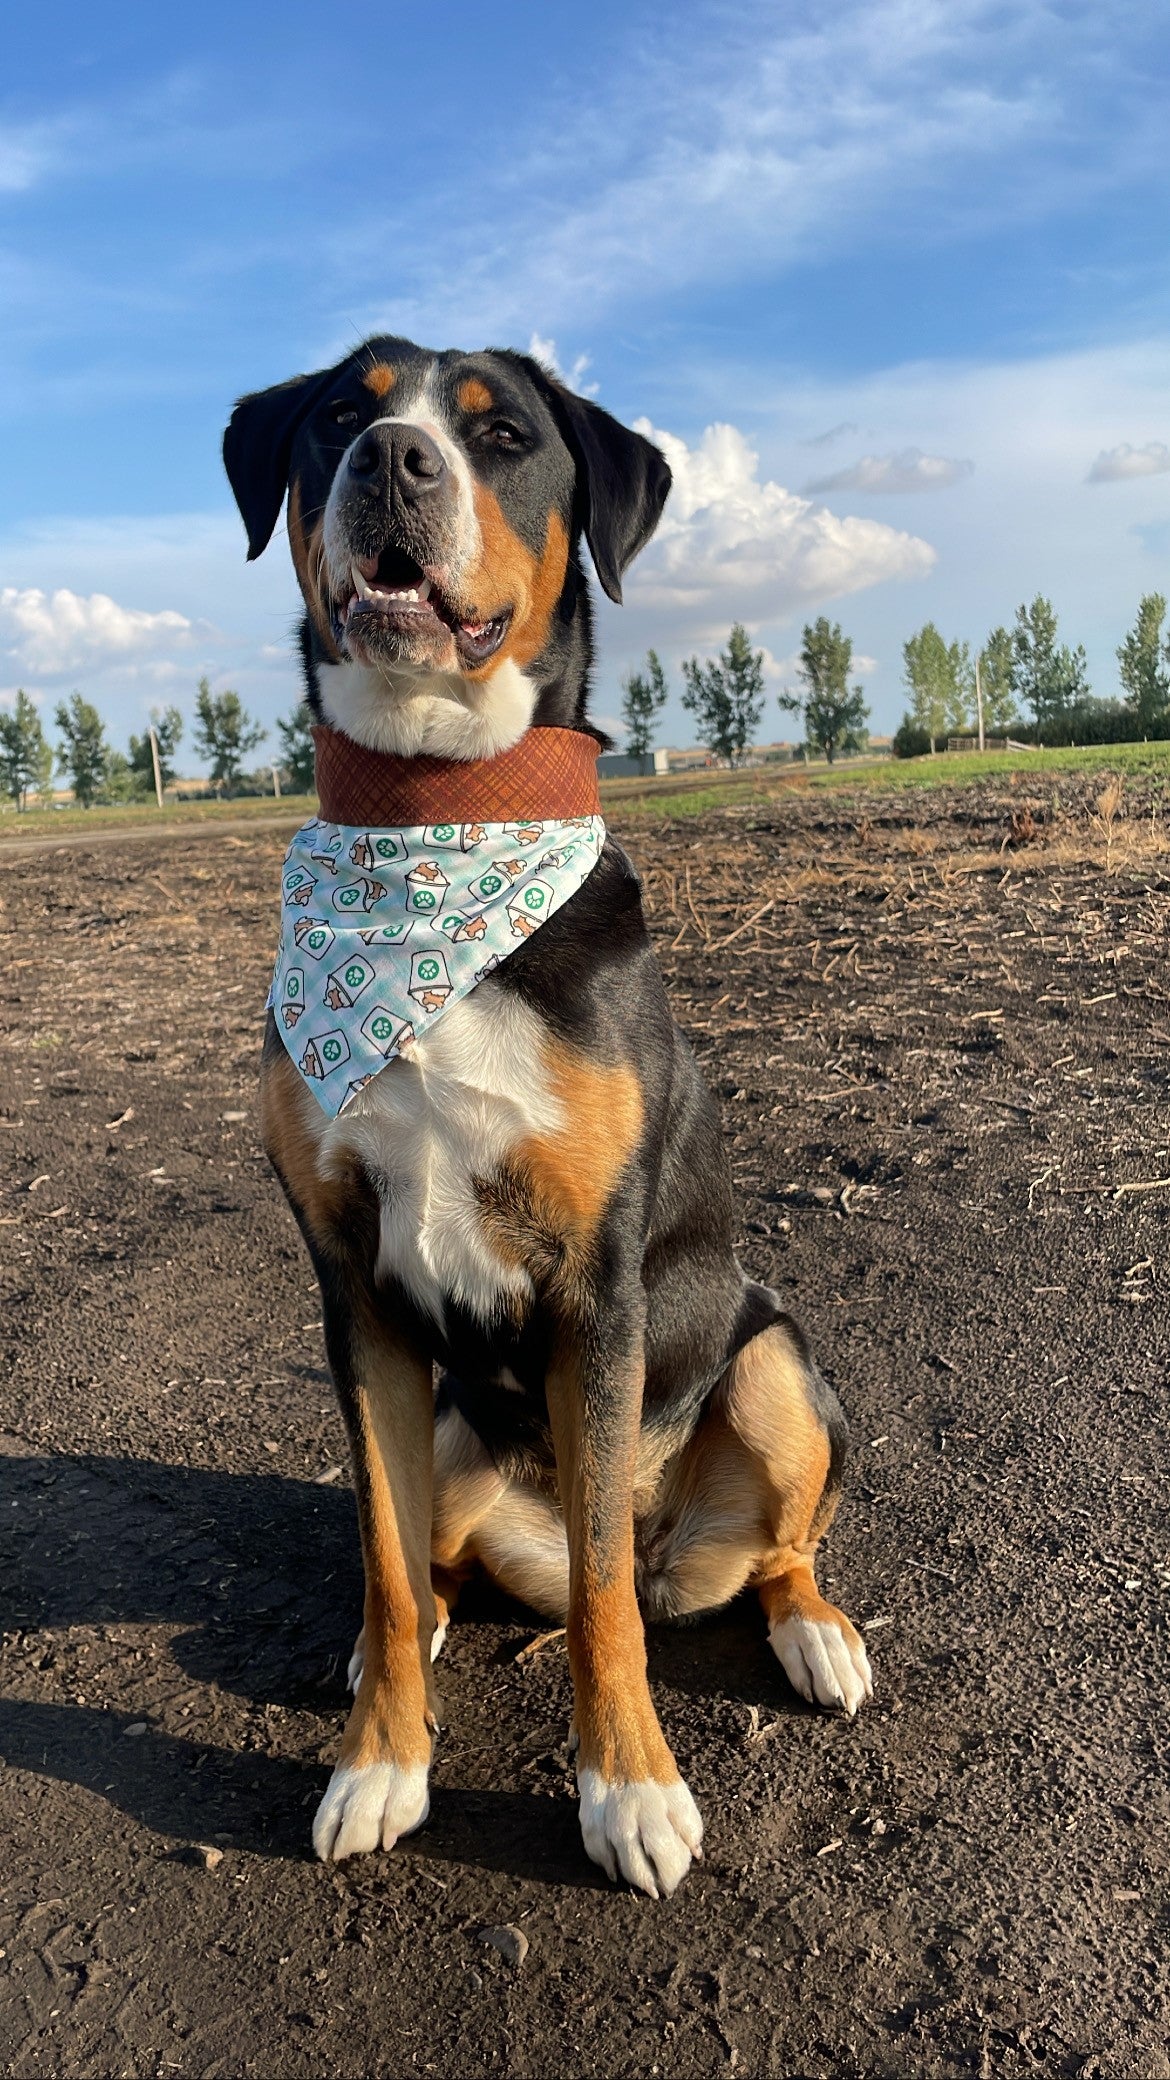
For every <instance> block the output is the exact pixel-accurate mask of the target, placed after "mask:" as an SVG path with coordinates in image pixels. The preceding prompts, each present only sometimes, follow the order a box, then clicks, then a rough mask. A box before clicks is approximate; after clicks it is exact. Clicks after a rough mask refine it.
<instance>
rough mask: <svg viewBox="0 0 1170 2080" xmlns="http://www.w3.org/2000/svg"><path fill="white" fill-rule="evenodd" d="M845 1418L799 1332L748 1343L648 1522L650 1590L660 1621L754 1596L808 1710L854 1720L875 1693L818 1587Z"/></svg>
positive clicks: (857, 1651)
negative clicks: (817, 1561)
mask: <svg viewBox="0 0 1170 2080" xmlns="http://www.w3.org/2000/svg"><path fill="white" fill-rule="evenodd" d="M844 1448H845V1420H844V1417H843V1416H842V1414H841V1410H840V1408H839V1407H838V1405H837V1401H836V1397H835V1396H834V1395H833V1394H832V1393H831V1392H830V1390H829V1388H828V1387H827V1386H826V1385H825V1383H824V1381H823V1380H822V1379H821V1378H820V1375H819V1374H818V1373H817V1371H816V1368H815V1367H814V1365H813V1363H812V1361H811V1359H810V1358H809V1357H808V1355H807V1353H806V1352H805V1350H804V1348H803V1345H802V1343H801V1341H800V1338H799V1335H798V1334H797V1332H796V1330H795V1328H794V1327H793V1326H792V1324H791V1323H788V1322H785V1321H780V1322H775V1323H773V1324H772V1326H771V1327H770V1328H767V1329H763V1330H761V1331H760V1333H759V1334H758V1335H757V1336H754V1337H753V1338H752V1340H751V1342H750V1343H748V1344H746V1345H745V1346H744V1348H743V1350H741V1351H740V1352H739V1354H738V1356H737V1357H736V1358H735V1359H734V1360H733V1361H732V1363H731V1365H730V1366H729V1367H728V1370H727V1372H726V1373H725V1375H724V1377H723V1379H722V1380H721V1381H720V1383H719V1385H718V1387H716V1389H715V1391H714V1393H713V1394H712V1396H711V1399H710V1402H709V1404H708V1406H707V1409H706V1411H705V1413H704V1415H703V1418H702V1420H701V1422H700V1423H699V1426H698V1428H697V1430H696V1431H695V1432H694V1435H693V1436H692V1437H691V1439H690V1440H689V1442H688V1443H687V1445H686V1446H685V1447H684V1449H683V1451H682V1452H681V1453H680V1454H679V1455H678V1458H677V1459H676V1460H675V1461H674V1462H673V1463H672V1465H671V1466H670V1467H669V1468H668V1469H667V1471H666V1474H665V1477H664V1480H663V1483H662V1487H661V1490H660V1492H659V1494H658V1496H657V1497H656V1500H655V1504H654V1508H653V1510H652V1512H650V1513H649V1514H648V1515H647V1517H646V1519H645V1520H644V1524H643V1526H642V1540H641V1544H642V1551H643V1595H644V1598H645V1601H646V1604H647V1607H648V1608H649V1609H650V1611H651V1612H652V1613H653V1614H654V1615H656V1616H660V1617H679V1616H681V1615H683V1614H684V1613H686V1612H690V1611H702V1610H714V1609H718V1608H719V1607H720V1606H721V1605H722V1604H725V1603H727V1602H729V1601H730V1599H731V1598H732V1597H733V1596H735V1595H736V1594H737V1593H738V1591H739V1590H740V1589H742V1588H745V1587H748V1586H750V1587H752V1588H754V1589H756V1591H757V1592H758V1594H759V1597H760V1601H761V1603H762V1604H763V1606H764V1614H765V1616H766V1618H767V1620H768V1637H769V1639H770V1641H771V1644H772V1648H773V1651H774V1652H775V1654H776V1656H777V1658H778V1660H779V1662H780V1664H781V1666H782V1668H783V1669H784V1672H785V1674H786V1675H787V1676H788V1679H789V1681H790V1682H791V1683H792V1684H793V1686H794V1687H795V1688H796V1689H797V1690H798V1691H799V1692H800V1694H801V1696H802V1697H805V1698H807V1699H808V1700H809V1702H810V1703H813V1702H815V1703H817V1704H823V1705H835V1706H837V1707H838V1708H843V1709H844V1710H845V1711H847V1712H848V1713H850V1714H852V1713H853V1712H855V1711H856V1710H857V1707H858V1706H859V1705H860V1704H861V1703H862V1702H863V1700H864V1699H865V1698H866V1697H868V1696H869V1695H870V1694H871V1689H872V1684H871V1680H870V1672H869V1662H868V1659H867V1658H866V1652H865V1647H864V1646H863V1644H862V1641H861V1639H860V1637H859V1635H858V1633H857V1631H856V1630H855V1628H854V1627H853V1625H851V1624H850V1621H849V1619H848V1618H847V1617H846V1616H845V1614H844V1612H843V1611H839V1610H837V1609H836V1608H835V1607H834V1606H833V1605H832V1604H831V1603H827V1602H826V1601H825V1599H824V1597H823V1596H822V1595H821V1593H820V1591H819V1589H818V1588H817V1585H816V1580H815V1577H814V1574H813V1558H814V1554H815V1552H816V1547H817V1542H818V1540H819V1539H820V1538H821V1537H822V1536H823V1534H824V1532H825V1531H826V1530H827V1529H828V1526H829V1524H830V1522H831V1520H832V1516H833V1512H834V1510H835V1509H836V1506H837V1495H838V1486H839V1481H840V1473H841V1461H842V1458H843V1456H844Z"/></svg>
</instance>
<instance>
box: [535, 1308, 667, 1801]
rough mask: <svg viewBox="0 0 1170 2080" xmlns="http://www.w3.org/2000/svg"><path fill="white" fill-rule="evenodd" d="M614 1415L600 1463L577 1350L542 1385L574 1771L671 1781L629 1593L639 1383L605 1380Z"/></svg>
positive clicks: (635, 1378)
mask: <svg viewBox="0 0 1170 2080" xmlns="http://www.w3.org/2000/svg"><path fill="white" fill-rule="evenodd" d="M605 1394H606V1399H607V1402H608V1403H609V1404H610V1406H611V1408H612V1411H613V1418H612V1420H611V1422H610V1424H609V1425H607V1431H608V1433H609V1434H608V1437H607V1442H606V1445H605V1447H604V1448H603V1449H604V1458H603V1459H599V1458H598V1456H597V1447H596V1445H595V1444H594V1443H593V1441H592V1440H591V1439H590V1438H589V1436H588V1434H587V1428H586V1407H587V1382H586V1381H585V1379H584V1378H583V1377H582V1372H581V1366H580V1362H579V1358H578V1355H577V1349H576V1347H575V1346H573V1347H568V1348H566V1350H565V1351H564V1352H563V1353H561V1354H559V1355H558V1356H557V1358H556V1359H554V1362H553V1364H552V1365H551V1366H550V1368H549V1373H548V1380H547V1395H548V1410H549V1418H550V1421H551V1424H552V1431H553V1439H554V1442H555V1445H556V1455H557V1481H558V1484H559V1487H560V1491H561V1506H562V1509H563V1511H564V1516H565V1523H566V1527H567V1530H568V1540H569V1610H568V1648H569V1663H570V1666H571V1668H572V1671H573V1700H574V1707H575V1711H576V1723H577V1733H578V1738H579V1741H580V1751H579V1767H580V1768H581V1769H583V1770H593V1771H595V1772H596V1773H597V1775H598V1776H599V1777H601V1778H603V1779H605V1780H606V1782H608V1783H611V1784H616V1783H624V1784H625V1783H628V1784H636V1783H646V1782H652V1783H657V1784H672V1783H674V1782H675V1780H676V1779H677V1777H678V1767H677V1765H676V1763H675V1760H674V1757H673V1755H672V1754H671V1752H670V1749H669V1748H668V1747H667V1745H666V1741H665V1739H664V1738H663V1734H662V1729H661V1727H660V1726H659V1724H658V1719H657V1715H656V1713H655V1710H654V1705H653V1702H652V1701H651V1697H650V1686H649V1683H648V1681H647V1678H646V1642H645V1637H644V1634H643V1631H642V1619H641V1615H640V1613H639V1610H638V1602H637V1596H636V1594H635V1590H634V1539H633V1514H632V1510H631V1508H630V1495H631V1492H632V1488H633V1476H634V1459H635V1453H636V1449H637V1433H638V1427H639V1424H640V1421H641V1408H642V1380H641V1372H640V1367H639V1369H638V1371H637V1373H636V1374H635V1373H634V1372H630V1373H629V1374H628V1375H627V1376H625V1377H611V1378H609V1379H607V1380H606V1382H605Z"/></svg>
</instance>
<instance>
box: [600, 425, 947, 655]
mask: <svg viewBox="0 0 1170 2080" xmlns="http://www.w3.org/2000/svg"><path fill="white" fill-rule="evenodd" d="M637 425H638V431H639V432H640V433H644V434H645V435H646V436H647V437H648V438H649V439H650V440H653V441H656V442H657V444H658V446H659V447H660V448H661V449H662V450H663V453H664V454H665V455H666V458H667V460H668V462H669V463H670V467H671V469H672V471H673V472H674V488H673V490H672V492H671V495H670V498H669V500H668V502H667V507H666V512H665V515H664V517H663V521H662V524H661V526H660V527H659V530H658V533H657V534H656V536H655V537H654V540H653V542H652V544H651V546H650V548H649V549H648V550H647V551H646V553H645V555H644V556H643V557H642V558H641V559H640V561H639V562H638V563H637V564H636V565H635V568H634V571H633V573H632V574H631V578H630V584H629V594H630V598H631V603H633V604H636V605H639V606H644V607H657V608H670V609H672V610H675V611H676V612H677V611H679V610H681V611H682V612H683V613H685V614H686V615H687V617H688V619H692V618H696V619H701V620H702V621H709V620H715V621H718V619H719V617H720V616H724V617H726V619H731V618H737V619H740V620H745V621H747V620H751V619H753V618H755V619H756V620H759V619H761V618H763V619H766V620H767V621H768V622H775V621H777V620H780V619H782V618H783V617H784V616H785V615H786V614H788V613H790V612H791V611H792V610H793V609H794V608H796V607H800V606H803V605H805V604H806V603H808V602H810V601H816V602H817V603H818V604H820V603H821V602H823V601H825V600H829V599H834V598H840V597H841V596H842V595H844V594H845V593H850V592H860V591H862V590H863V589H864V588H865V587H866V586H869V585H880V584H882V583H883V582H884V581H885V580H886V579H888V578H920V577H922V576H924V575H925V573H926V572H927V571H928V570H930V568H931V566H932V564H933V563H934V560H935V557H934V550H933V549H932V548H931V546H930V544H929V543H928V542H924V541H920V540H919V539H918V537H917V536H915V535H911V534H903V533H900V532H899V531H898V530H897V529H896V528H893V527H887V526H885V525H884V524H883V523H882V522H880V521H877V520H861V519H857V518H841V517H839V516H838V515H837V514H836V513H830V512H829V511H827V510H826V508H825V507H824V506H814V505H813V504H811V503H810V501H809V500H808V499H806V498H801V497H800V496H799V495H798V494H797V493H796V492H794V491H786V490H785V489H784V488H783V486H782V485H780V484H775V483H771V482H768V481H764V482H761V480H760V477H759V457H758V455H756V454H755V453H754V452H753V450H752V449H751V448H750V447H749V445H748V443H747V441H746V440H745V438H744V436H743V434H742V433H741V432H740V431H739V429H738V428H737V427H735V426H709V427H708V428H707V430H706V432H705V433H704V434H703V437H702V439H701V440H700V442H699V443H698V446H697V447H694V448H688V446H687V445H686V442H685V441H683V440H680V439H679V437H678V435H677V434H673V433H663V432H660V431H658V430H657V429H656V428H654V427H653V426H651V424H650V422H649V421H648V420H645V419H643V420H639V421H638V422H637Z"/></svg>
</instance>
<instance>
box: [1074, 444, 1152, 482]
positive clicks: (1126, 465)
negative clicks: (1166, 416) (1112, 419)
mask: <svg viewBox="0 0 1170 2080" xmlns="http://www.w3.org/2000/svg"><path fill="white" fill-rule="evenodd" d="M1166 470H1170V448H1168V447H1167V446H1166V443H1165V441H1147V442H1146V445H1145V447H1144V448H1133V447H1131V446H1130V444H1129V442H1128V441H1122V442H1121V445H1120V446H1119V447H1116V448H1102V450H1101V453H1100V454H1099V455H1098V457H1097V460H1096V461H1095V462H1094V464H1093V467H1092V469H1091V470H1090V471H1089V475H1088V482H1089V483H1090V484H1113V483H1117V482H1119V481H1120V480H1121V479H1122V478H1125V477H1160V476H1162V475H1163V473H1164V472H1165V471H1166Z"/></svg>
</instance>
